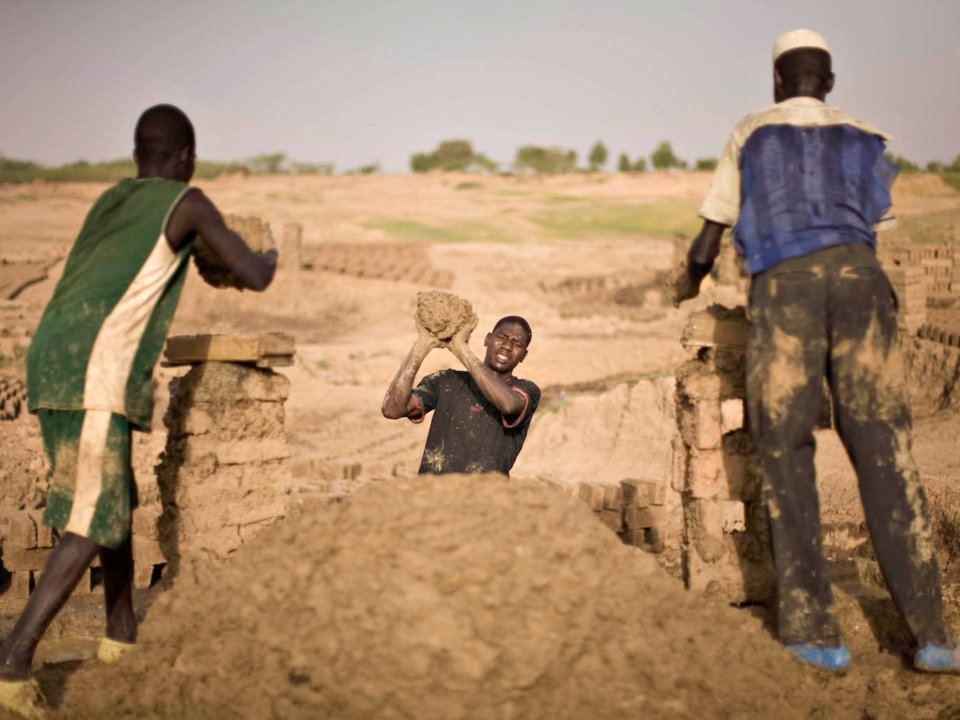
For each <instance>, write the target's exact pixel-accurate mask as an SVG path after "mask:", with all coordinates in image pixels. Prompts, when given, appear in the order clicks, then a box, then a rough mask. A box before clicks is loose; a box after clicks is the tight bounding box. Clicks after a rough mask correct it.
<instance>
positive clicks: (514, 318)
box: [493, 315, 533, 347]
mask: <svg viewBox="0 0 960 720" xmlns="http://www.w3.org/2000/svg"><path fill="white" fill-rule="evenodd" d="M508 323H512V324H514V325H519V326H520V327H521V328H523V331H524V332H525V333H526V334H527V347H530V343H531V341H532V340H533V330H531V329H530V323H528V322H527V321H526V320H525V319H523V318H522V317H520V316H519V315H507V316H506V317H502V318H500V319H499V320H497V322H496V324H495V325H494V326H493V332H496V331H497V328H499V327H500V326H501V325H506V324H508Z"/></svg>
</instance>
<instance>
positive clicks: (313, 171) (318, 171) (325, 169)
mask: <svg viewBox="0 0 960 720" xmlns="http://www.w3.org/2000/svg"><path fill="white" fill-rule="evenodd" d="M333 169H334V164H333V163H301V162H291V163H290V171H291V172H292V173H293V174H294V175H333Z"/></svg>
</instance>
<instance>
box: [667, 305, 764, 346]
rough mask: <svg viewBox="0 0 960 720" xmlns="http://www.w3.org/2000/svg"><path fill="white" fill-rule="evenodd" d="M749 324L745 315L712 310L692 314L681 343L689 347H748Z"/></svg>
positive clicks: (734, 311)
mask: <svg viewBox="0 0 960 720" xmlns="http://www.w3.org/2000/svg"><path fill="white" fill-rule="evenodd" d="M748 329H749V324H748V323H747V321H746V318H744V317H743V313H742V311H741V312H737V311H736V310H733V311H727V312H725V313H716V312H712V308H711V309H707V310H701V311H699V312H694V313H690V318H689V320H688V321H687V326H686V327H685V328H684V329H683V333H682V335H681V337H680V342H681V343H683V344H684V345H685V346H687V347H718V346H727V347H741V348H742V347H746V345H747V331H748Z"/></svg>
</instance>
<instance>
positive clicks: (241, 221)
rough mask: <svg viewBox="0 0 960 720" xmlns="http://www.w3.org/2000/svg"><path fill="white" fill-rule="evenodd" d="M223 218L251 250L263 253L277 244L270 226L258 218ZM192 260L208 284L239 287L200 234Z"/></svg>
mask: <svg viewBox="0 0 960 720" xmlns="http://www.w3.org/2000/svg"><path fill="white" fill-rule="evenodd" d="M223 219H224V222H226V224H227V227H228V228H230V229H231V230H233V231H234V232H235V233H236V234H237V235H239V236H240V237H241V238H243V241H244V242H245V243H246V244H247V246H248V247H249V248H250V249H251V250H253V252H255V253H259V254H263V253H265V252H267V251H268V250H271V249H273V248H275V247H276V246H277V244H276V242H275V241H274V239H273V233H271V232H270V226H269V225H267V224H266V223H265V222H264V221H263V220H261V219H260V218H258V217H253V216H251V217H243V216H240V215H226V216H224V218H223ZM193 261H194V263H196V266H197V270H198V271H199V273H200V277H202V278H203V279H204V281H205V282H206V283H207V284H208V285H212V286H213V287H216V288H223V287H233V288H239V287H240V285H239V283H238V282H237V280H236V278H234V277H233V274H232V273H231V272H230V271H229V270H227V268H225V267H224V266H223V264H222V262H221V261H220V258H219V256H217V254H216V253H215V252H214V251H213V249H212V248H211V247H210V246H209V245H208V244H207V241H206V240H205V239H204V237H203V236H202V235H201V236H199V237H197V242H196V251H195V252H194V254H193Z"/></svg>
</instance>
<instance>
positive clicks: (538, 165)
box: [513, 145, 577, 175]
mask: <svg viewBox="0 0 960 720" xmlns="http://www.w3.org/2000/svg"><path fill="white" fill-rule="evenodd" d="M513 164H514V166H515V167H516V168H517V169H518V170H530V171H532V172H535V173H537V174H538V175H558V174H560V173H568V172H573V171H574V170H575V169H576V167H577V153H576V151H574V150H567V149H565V148H560V147H550V148H546V147H540V146H539V145H524V146H523V147H520V148H517V156H516V159H515V160H514V161H513Z"/></svg>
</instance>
